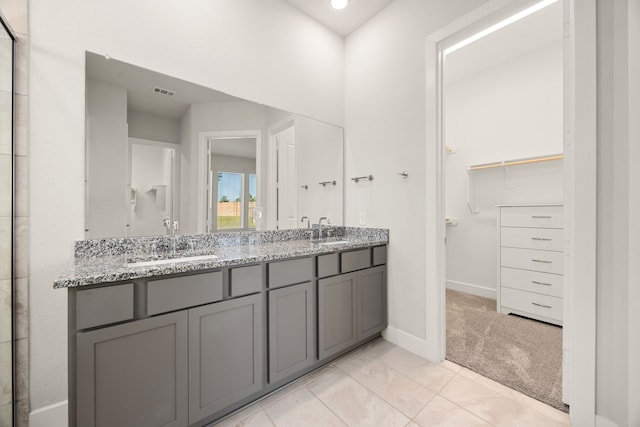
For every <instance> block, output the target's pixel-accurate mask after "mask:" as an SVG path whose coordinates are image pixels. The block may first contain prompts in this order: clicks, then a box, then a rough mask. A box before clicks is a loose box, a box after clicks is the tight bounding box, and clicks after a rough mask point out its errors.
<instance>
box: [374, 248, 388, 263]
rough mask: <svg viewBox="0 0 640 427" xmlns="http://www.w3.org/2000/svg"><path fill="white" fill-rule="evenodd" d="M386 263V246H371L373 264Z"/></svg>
mask: <svg viewBox="0 0 640 427" xmlns="http://www.w3.org/2000/svg"><path fill="white" fill-rule="evenodd" d="M386 263H387V247H386V246H376V247H374V248H373V265H382V264H386Z"/></svg>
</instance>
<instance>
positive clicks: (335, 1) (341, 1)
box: [331, 0, 349, 10]
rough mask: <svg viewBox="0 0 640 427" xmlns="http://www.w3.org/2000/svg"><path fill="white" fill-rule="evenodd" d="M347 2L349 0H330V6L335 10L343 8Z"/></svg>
mask: <svg viewBox="0 0 640 427" xmlns="http://www.w3.org/2000/svg"><path fill="white" fill-rule="evenodd" d="M347 4H349V0H331V7H333V8H334V9H336V10H340V9H344V8H345V7H347Z"/></svg>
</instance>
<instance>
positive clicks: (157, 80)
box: [87, 52, 244, 120]
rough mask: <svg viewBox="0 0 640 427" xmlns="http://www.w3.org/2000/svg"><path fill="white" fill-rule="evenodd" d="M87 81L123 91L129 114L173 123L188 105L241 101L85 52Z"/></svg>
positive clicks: (179, 117)
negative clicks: (168, 92)
mask: <svg viewBox="0 0 640 427" xmlns="http://www.w3.org/2000/svg"><path fill="white" fill-rule="evenodd" d="M87 79H90V80H96V81H100V82H104V83H107V84H110V85H113V86H118V87H121V88H124V89H126V91H127V109H129V110H133V111H138V112H141V113H147V114H152V115H154V116H159V117H166V118H170V119H175V120H180V119H181V118H182V116H183V115H184V113H185V112H186V111H187V108H188V107H189V105H191V104H197V103H203V102H232V101H244V100H243V99H240V98H236V97H234V96H231V95H227V94H225V93H222V92H218V91H216V90H213V89H209V88H206V87H204V86H199V85H196V84H194V83H190V82H187V81H184V80H180V79H176V78H174V77H170V76H167V75H164V74H160V73H156V72H155V71H150V70H147V69H144V68H140V67H136V66H134V65H131V64H127V63H126V62H122V61H118V60H115V59H107V58H105V57H104V56H102V55H97V54H95V53H91V52H87ZM155 87H159V88H162V89H168V90H171V91H173V92H175V94H174V95H173V96H167V95H160V94H158V93H155V92H154V91H153V89H154V88H155Z"/></svg>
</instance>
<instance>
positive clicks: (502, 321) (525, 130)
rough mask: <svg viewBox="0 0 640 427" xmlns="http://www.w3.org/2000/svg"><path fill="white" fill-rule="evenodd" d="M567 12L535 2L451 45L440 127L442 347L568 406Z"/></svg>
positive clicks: (448, 355)
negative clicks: (564, 355) (565, 317)
mask: <svg viewBox="0 0 640 427" xmlns="http://www.w3.org/2000/svg"><path fill="white" fill-rule="evenodd" d="M562 19H563V18H562V3H561V2H559V1H552V0H548V1H543V2H537V3H531V4H529V5H525V6H524V8H521V9H520V10H515V11H514V12H513V13H512V14H510V15H508V16H506V17H503V18H502V19H501V20H499V21H497V22H495V21H494V22H487V23H486V26H485V27H484V28H483V29H480V31H478V32H476V33H475V34H473V35H471V36H470V37H468V38H466V39H463V40H462V41H460V42H458V43H455V44H453V45H451V46H449V47H447V48H445V49H444V50H443V75H442V101H443V102H442V105H443V124H444V126H443V134H442V136H443V138H442V139H443V141H444V144H445V150H444V155H443V157H444V159H443V169H444V182H445V185H444V189H443V190H444V199H445V213H446V220H445V221H446V224H447V225H446V256H445V259H446V267H445V279H446V298H445V299H446V358H447V359H449V360H452V361H454V362H456V363H458V364H460V365H463V366H466V367H468V368H470V369H472V370H474V371H476V372H478V373H480V374H482V375H484V376H486V377H489V378H491V379H493V380H496V381H498V382H500V383H502V384H504V385H506V386H508V387H510V388H513V389H516V390H518V391H521V392H523V393H525V394H527V395H529V396H531V397H534V398H536V399H538V400H541V401H543V402H545V403H547V404H549V405H551V406H554V407H556V408H558V409H561V410H565V411H567V410H568V407H567V406H566V405H565V404H564V403H563V396H562V392H561V390H562V370H563V361H562V352H563V346H562V335H563V333H562V329H561V327H562V324H563V316H562V311H563V301H562V297H563V268H562V263H563V258H564V257H563V251H564V247H563V240H564V239H563V220H562V216H563V215H562V207H563V181H564V179H563V161H562V158H563V156H562V152H563V53H562V46H563V34H562V28H563V25H562ZM478 35H482V37H479V36H478Z"/></svg>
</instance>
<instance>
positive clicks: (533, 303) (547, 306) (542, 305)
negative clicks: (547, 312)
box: [531, 302, 552, 308]
mask: <svg viewBox="0 0 640 427" xmlns="http://www.w3.org/2000/svg"><path fill="white" fill-rule="evenodd" d="M531 304H532V305H535V306H536V307H542V308H552V307H551V306H550V305H544V304H538V303H537V302H532V303H531Z"/></svg>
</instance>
